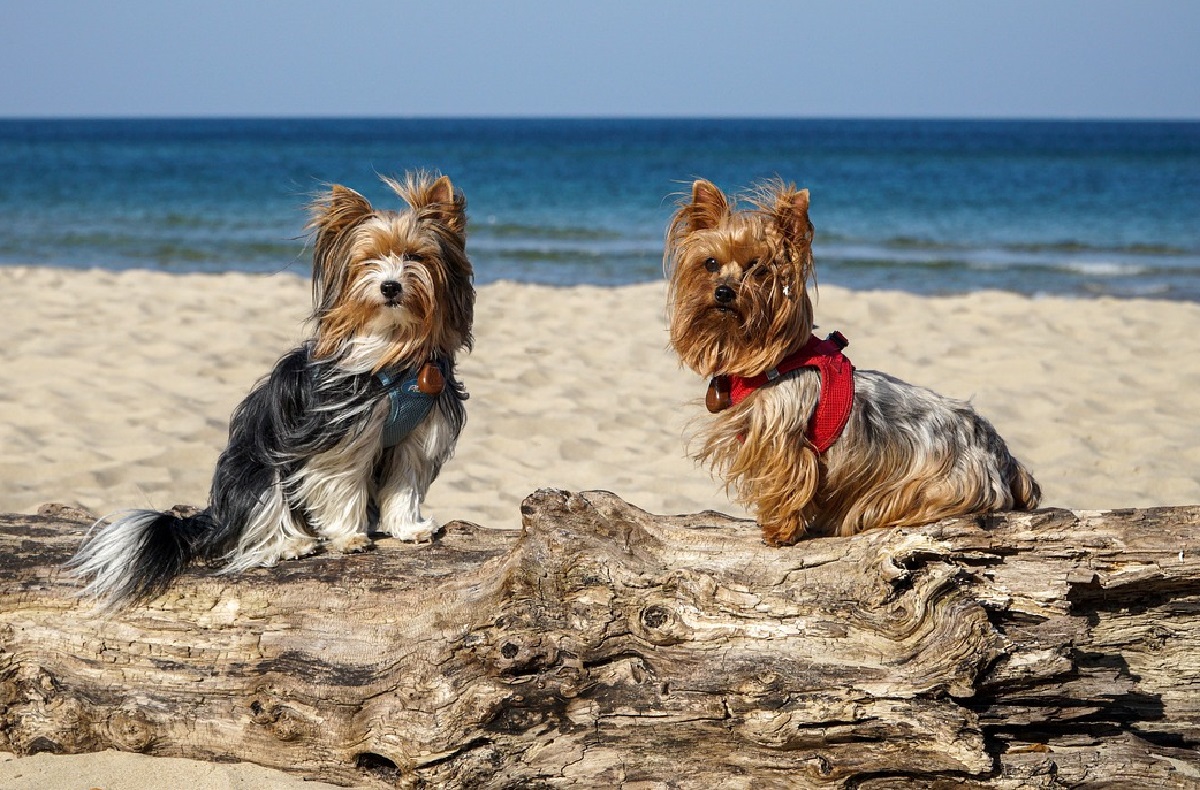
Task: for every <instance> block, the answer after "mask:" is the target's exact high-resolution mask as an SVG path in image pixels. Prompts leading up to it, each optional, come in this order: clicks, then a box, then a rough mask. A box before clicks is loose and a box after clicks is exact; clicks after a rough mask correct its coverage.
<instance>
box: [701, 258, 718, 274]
mask: <svg viewBox="0 0 1200 790" xmlns="http://www.w3.org/2000/svg"><path fill="white" fill-rule="evenodd" d="M704 268H705V269H708V270H709V271H710V272H718V271H720V270H721V264H719V263H717V259H716V258H708V259H706V260H705V261H704Z"/></svg>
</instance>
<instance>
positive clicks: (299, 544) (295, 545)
mask: <svg viewBox="0 0 1200 790" xmlns="http://www.w3.org/2000/svg"><path fill="white" fill-rule="evenodd" d="M319 545H320V544H318V543H317V541H315V540H313V539H312V538H293V539H292V540H289V541H288V542H286V543H284V544H283V545H282V546H280V547H279V559H281V560H298V559H300V558H301V557H307V556H308V555H310V554H316V553H317V547H318V546H319ZM271 564H272V565H274V564H275V563H274V562H272V563H271Z"/></svg>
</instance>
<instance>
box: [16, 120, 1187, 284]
mask: <svg viewBox="0 0 1200 790" xmlns="http://www.w3.org/2000/svg"><path fill="white" fill-rule="evenodd" d="M415 168H424V169H427V170H435V171H439V172H441V173H445V174H447V175H449V176H450V177H451V179H452V180H453V181H454V183H455V184H456V185H457V186H458V187H460V188H461V189H462V190H463V191H464V192H465V193H466V195H467V200H468V212H469V216H470V226H469V242H468V250H469V252H470V253H471V255H472V259H473V260H474V263H475V267H476V272H477V280H478V282H480V283H487V282H491V281H495V280H500V279H511V280H518V281H523V282H536V283H552V284H580V283H592V284H623V283H636V282H644V281H649V280H656V279H659V278H661V277H662V240H663V233H664V230H665V227H666V224H667V222H668V220H669V218H670V215H671V213H672V211H673V209H674V205H675V202H676V200H677V199H678V198H679V196H680V195H681V194H684V193H686V192H687V191H688V190H689V185H690V183H691V181H692V180H693V179H694V178H696V177H703V178H708V179H710V180H712V181H714V182H716V183H717V184H718V185H719V186H721V187H722V188H724V189H726V190H738V189H741V188H744V187H746V186H748V185H750V184H751V183H752V182H753V181H755V180H756V179H762V178H771V177H775V176H779V177H782V178H783V179H785V180H788V181H792V182H795V183H796V184H797V185H800V186H804V187H808V188H809V189H810V190H811V193H812V207H811V212H810V213H811V218H812V220H813V222H814V224H815V225H816V240H815V243H814V252H815V255H816V261H817V272H818V281H819V282H820V283H822V284H827V283H833V284H837V285H844V286H848V287H851V288H856V289H899V290H905V291H912V292H916V293H922V294H942V293H961V292H965V291H974V290H980V289H1003V290H1008V291H1016V292H1020V293H1025V294H1031V295H1041V294H1054V295H1072V296H1092V295H1116V296H1123V297H1152V298H1164V299H1183V300H1200V123H1194V122H1164V123H1155V122H1040V121H1030V122H1025V121H919V120H878V121H871V120H778V119H774V120H698V119H687V120H682V119H675V120H652V119H574V120H572V119H554V120H531V119H469V120H452V119H400V120H387V119H358V120H356V119H278V120H270V119H252V120H251V119H234V120H218V119H204V120H198V119H171V120H154V119H136V120H0V263H7V264H39V265H47V266H65V267H76V268H85V267H87V268H90V267H102V268H109V269H126V268H144V269H156V270H163V271H171V272H219V271H230V270H235V271H254V272H277V271H294V272H296V273H298V274H306V273H307V265H308V263H307V259H306V250H305V238H304V235H303V225H304V222H305V219H306V215H305V205H306V204H307V203H308V201H309V200H310V199H311V198H312V197H313V196H314V194H315V193H316V192H318V191H319V190H320V189H321V188H322V186H323V185H326V184H329V183H341V184H345V185H346V186H349V187H352V188H354V189H356V190H358V191H360V192H362V193H364V194H365V195H367V197H368V198H370V199H371V200H372V201H373V202H377V203H378V204H381V205H385V206H394V205H395V199H394V197H392V196H391V195H390V193H389V192H388V191H387V190H386V189H385V188H384V187H383V186H382V185H381V184H380V183H379V180H378V178H377V177H376V174H400V173H402V172H403V171H405V170H409V169H415Z"/></svg>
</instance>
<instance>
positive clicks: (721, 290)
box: [713, 285, 737, 304]
mask: <svg viewBox="0 0 1200 790" xmlns="http://www.w3.org/2000/svg"><path fill="white" fill-rule="evenodd" d="M713 298H714V299H716V300H717V301H718V302H719V303H721V304H729V303H730V302H732V301H733V300H734V299H736V298H737V294H735V293H734V292H733V289H732V288H730V287H729V286H728V285H718V286H717V290H715V291H713Z"/></svg>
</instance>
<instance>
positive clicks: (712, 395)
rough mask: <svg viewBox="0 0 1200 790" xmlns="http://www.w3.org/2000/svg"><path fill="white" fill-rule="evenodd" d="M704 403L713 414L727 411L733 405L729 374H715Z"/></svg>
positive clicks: (709, 384)
mask: <svg viewBox="0 0 1200 790" xmlns="http://www.w3.org/2000/svg"><path fill="white" fill-rule="evenodd" d="M704 405H705V406H707V407H708V410H709V411H710V412H712V413H713V414H716V413H717V412H719V411H725V410H726V409H728V408H729V407H730V406H732V405H733V401H732V400H731V399H730V397H729V377H728V376H713V379H712V381H710V382H709V383H708V393H707V394H706V395H705V396H704Z"/></svg>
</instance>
